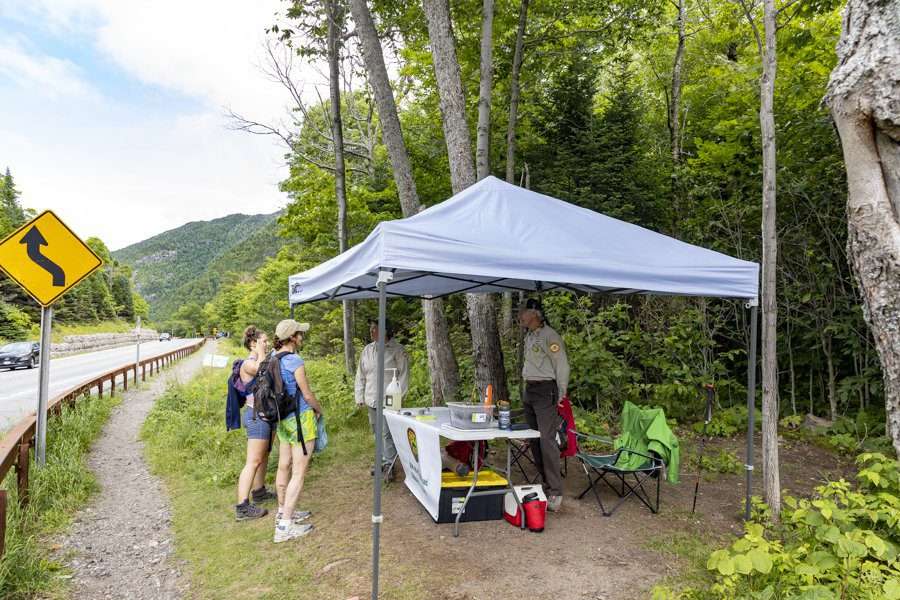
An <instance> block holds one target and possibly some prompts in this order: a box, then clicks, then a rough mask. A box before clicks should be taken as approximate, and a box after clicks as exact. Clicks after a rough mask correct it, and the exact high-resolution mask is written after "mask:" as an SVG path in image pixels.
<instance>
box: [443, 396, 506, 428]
mask: <svg viewBox="0 0 900 600" xmlns="http://www.w3.org/2000/svg"><path fill="white" fill-rule="evenodd" d="M447 407H448V408H450V424H451V425H452V426H453V427H456V428H457V429H491V428H492V427H495V425H494V407H493V405H484V404H464V403H462V402H448V403H447Z"/></svg>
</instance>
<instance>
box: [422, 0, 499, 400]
mask: <svg viewBox="0 0 900 600" xmlns="http://www.w3.org/2000/svg"><path fill="white" fill-rule="evenodd" d="M422 7H423V8H424V10H425V17H426V19H427V20H428V38H429V41H430V42H431V57H432V61H433V62H434V73H435V78H436V80H437V87H438V95H439V97H440V108H441V120H442V121H443V126H444V138H445V141H446V143H447V154H448V156H449V159H450V184H451V186H452V188H453V192H454V193H458V192H460V191H462V190H464V189H466V188H467V187H469V186H470V185H472V184H473V183H475V180H476V171H475V168H474V164H473V162H472V143H471V140H470V139H469V125H468V123H467V122H466V100H465V94H464V93H463V87H462V77H461V75H460V69H459V61H458V60H457V58H456V42H455V40H454V38H453V28H452V25H451V21H450V4H449V0H422ZM495 304H496V303H495V302H494V299H493V297H492V296H491V295H488V294H467V295H466V306H467V308H468V312H469V327H470V330H471V332H472V349H473V353H474V361H475V385H476V386H477V387H478V388H479V390H484V388H485V387H487V385H488V384H492V385H493V386H494V392H495V394H496V396H495V397H496V398H503V399H507V398H508V397H509V393H508V390H507V387H506V371H505V369H504V365H503V348H502V347H501V345H500V333H499V331H498V330H497V314H496V310H495Z"/></svg>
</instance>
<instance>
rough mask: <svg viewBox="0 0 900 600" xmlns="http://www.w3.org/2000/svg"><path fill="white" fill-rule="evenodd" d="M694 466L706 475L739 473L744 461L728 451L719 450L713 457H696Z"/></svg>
mask: <svg viewBox="0 0 900 600" xmlns="http://www.w3.org/2000/svg"><path fill="white" fill-rule="evenodd" d="M696 464H697V466H698V467H699V468H701V469H703V471H705V472H707V473H725V474H732V475H733V474H735V473H740V472H741V470H742V469H743V467H744V461H742V460H741V459H739V458H738V456H737V454H735V453H734V452H730V451H728V450H719V452H718V454H715V455H713V456H698V457H697V459H696Z"/></svg>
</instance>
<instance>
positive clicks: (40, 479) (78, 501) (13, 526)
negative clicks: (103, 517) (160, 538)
mask: <svg viewBox="0 0 900 600" xmlns="http://www.w3.org/2000/svg"><path fill="white" fill-rule="evenodd" d="M118 402H119V398H118V397H113V398H110V397H109V396H106V397H104V398H97V397H95V396H94V397H90V398H82V399H79V401H78V402H77V403H76V404H75V405H74V406H71V407H68V408H64V409H63V411H62V413H61V414H60V415H58V416H56V417H54V418H52V419H50V421H49V423H48V428H47V466H45V467H44V468H41V469H38V468H36V467H35V466H34V463H32V469H31V482H30V483H31V485H30V488H29V489H30V502H29V505H28V507H27V508H26V509H25V510H21V509H20V508H19V504H18V499H17V494H16V475H15V471H11V472H10V474H9V475H8V476H7V477H6V480H5V481H4V482H3V486H2V487H3V488H4V489H6V490H8V492H9V496H8V500H9V503H8V513H7V528H6V552H5V554H4V555H3V558H2V559H0V597H2V598H6V599H19V598H23V599H24V598H33V597H36V596H40V597H43V598H47V597H57V596H61V595H62V586H61V581H62V580H61V579H60V577H59V576H60V575H61V574H62V568H63V567H62V565H60V564H59V563H58V562H57V561H56V560H54V559H53V558H52V557H51V554H50V551H49V548H48V542H47V539H48V536H50V535H52V534H55V533H58V532H60V531H62V530H63V529H64V528H65V527H66V526H67V525H68V524H69V522H70V521H71V518H72V515H73V514H74V512H75V511H76V510H77V509H78V508H79V507H81V506H83V505H84V504H85V502H86V501H87V500H88V498H89V497H90V496H91V494H92V493H93V492H94V491H95V490H96V489H97V482H96V479H95V478H94V475H93V473H92V472H91V471H90V469H88V468H87V465H86V464H85V457H86V456H87V453H88V451H89V450H90V446H91V443H92V442H93V440H94V439H95V438H96V437H97V435H98V434H99V433H100V430H101V429H102V427H103V424H104V423H105V422H106V420H107V418H108V417H109V413H110V411H111V410H112V408H113V407H114V406H115V405H116V404H118ZM32 458H33V456H32Z"/></svg>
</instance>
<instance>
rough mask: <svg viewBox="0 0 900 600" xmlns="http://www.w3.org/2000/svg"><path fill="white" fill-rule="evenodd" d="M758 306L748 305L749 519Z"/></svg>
mask: <svg viewBox="0 0 900 600" xmlns="http://www.w3.org/2000/svg"><path fill="white" fill-rule="evenodd" d="M758 310H759V307H758V306H757V305H756V304H754V305H752V306H750V356H748V357H747V358H748V360H747V461H746V464H745V465H744V469H746V471H747V502H746V507H745V509H744V519H745V520H747V521H749V520H750V498H751V496H752V495H753V434H754V431H755V429H756V424H755V423H754V421H755V418H756V341H757V337H758V335H759V328H758V327H757V318H758V317H757V312H758Z"/></svg>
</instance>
